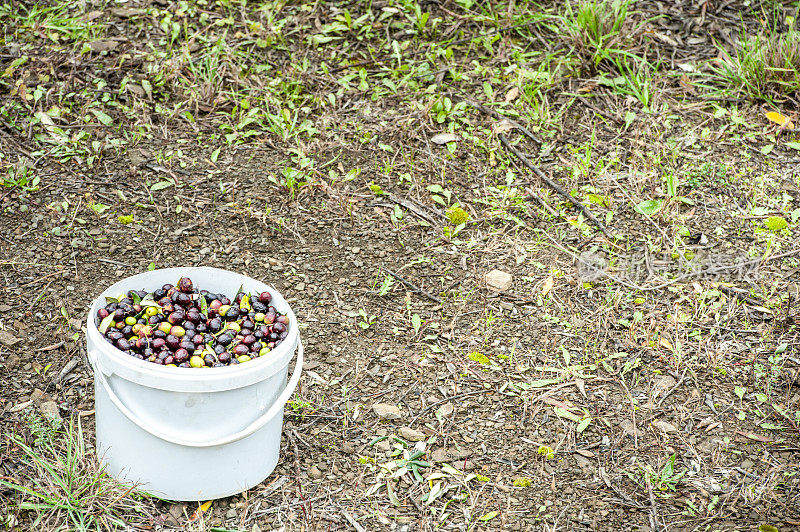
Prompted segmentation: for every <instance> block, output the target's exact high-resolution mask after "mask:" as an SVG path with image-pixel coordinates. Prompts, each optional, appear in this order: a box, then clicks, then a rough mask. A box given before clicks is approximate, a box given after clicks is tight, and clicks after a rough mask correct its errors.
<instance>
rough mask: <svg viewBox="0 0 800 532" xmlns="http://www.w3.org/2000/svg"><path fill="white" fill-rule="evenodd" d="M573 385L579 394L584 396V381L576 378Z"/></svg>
mask: <svg viewBox="0 0 800 532" xmlns="http://www.w3.org/2000/svg"><path fill="white" fill-rule="evenodd" d="M575 386H576V387H577V388H578V391H579V392H581V395H582V396H584V397H586V381H584V380H583V379H578V378H576V379H575Z"/></svg>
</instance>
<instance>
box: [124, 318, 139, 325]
mask: <svg viewBox="0 0 800 532" xmlns="http://www.w3.org/2000/svg"><path fill="white" fill-rule="evenodd" d="M125 325H136V318H134V317H133V316H128V317H127V318H125Z"/></svg>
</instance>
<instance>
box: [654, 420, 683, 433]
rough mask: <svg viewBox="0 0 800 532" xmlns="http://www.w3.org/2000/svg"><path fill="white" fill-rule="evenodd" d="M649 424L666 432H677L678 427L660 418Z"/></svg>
mask: <svg viewBox="0 0 800 532" xmlns="http://www.w3.org/2000/svg"><path fill="white" fill-rule="evenodd" d="M651 425H653V426H654V427H655V428H657V429H658V430H660V431H663V432H666V433H673V432H678V429H677V428H675V425H673V424H672V423H668V422H666V421H661V420H660V419H659V420H658V421H653V422H652V423H651Z"/></svg>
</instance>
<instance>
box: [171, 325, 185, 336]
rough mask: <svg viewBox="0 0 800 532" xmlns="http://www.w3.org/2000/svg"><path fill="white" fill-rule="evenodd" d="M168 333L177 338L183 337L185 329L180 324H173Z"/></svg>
mask: <svg viewBox="0 0 800 532" xmlns="http://www.w3.org/2000/svg"><path fill="white" fill-rule="evenodd" d="M169 334H171V335H172V336H177V337H178V338H183V337H184V336H185V335H186V329H184V328H183V327H181V326H180V325H173V326H172V327H171V328H170V330H169Z"/></svg>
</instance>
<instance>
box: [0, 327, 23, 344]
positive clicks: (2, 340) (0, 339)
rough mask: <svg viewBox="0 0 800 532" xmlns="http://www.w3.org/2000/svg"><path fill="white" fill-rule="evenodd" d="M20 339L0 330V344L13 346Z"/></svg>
mask: <svg viewBox="0 0 800 532" xmlns="http://www.w3.org/2000/svg"><path fill="white" fill-rule="evenodd" d="M21 341H22V340H21V339H19V338H17V337H16V336H14V335H13V334H11V333H10V332H8V331H0V344H3V345H4V346H6V347H14V346H15V345H17V344H18V343H20V342H21Z"/></svg>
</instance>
